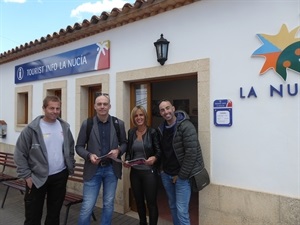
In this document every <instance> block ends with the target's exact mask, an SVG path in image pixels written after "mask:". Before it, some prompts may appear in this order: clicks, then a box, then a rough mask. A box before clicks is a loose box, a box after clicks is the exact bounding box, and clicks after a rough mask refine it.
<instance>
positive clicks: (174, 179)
mask: <svg viewBox="0 0 300 225" xmlns="http://www.w3.org/2000/svg"><path fill="white" fill-rule="evenodd" d="M177 178H178V176H177V175H176V176H174V177H173V184H175V183H176V181H177Z"/></svg>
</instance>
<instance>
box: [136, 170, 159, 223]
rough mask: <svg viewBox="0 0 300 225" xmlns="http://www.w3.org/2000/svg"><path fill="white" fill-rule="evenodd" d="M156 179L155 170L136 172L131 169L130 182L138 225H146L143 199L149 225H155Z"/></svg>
mask: <svg viewBox="0 0 300 225" xmlns="http://www.w3.org/2000/svg"><path fill="white" fill-rule="evenodd" d="M157 179H158V175H157V172H156V171H155V170H137V169H134V167H132V168H131V171H130V182H131V188H132V191H133V196H134V198H135V201H136V205H137V210H138V214H139V218H140V225H147V219H146V206H145V198H146V203H147V208H148V211H149V224H150V225H157V221H158V207H157V185H158V183H157V182H158V180H157Z"/></svg>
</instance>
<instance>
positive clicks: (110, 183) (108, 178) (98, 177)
mask: <svg viewBox="0 0 300 225" xmlns="http://www.w3.org/2000/svg"><path fill="white" fill-rule="evenodd" d="M101 183H103V209H102V216H101V220H100V224H101V225H111V219H112V214H113V211H114V200H115V193H116V188H117V184H118V178H117V177H116V175H115V174H114V171H113V167H112V165H109V166H107V167H100V166H99V167H98V169H97V171H96V174H95V175H94V176H93V178H92V179H91V180H89V181H85V182H84V184H83V202H82V206H81V210H80V214H79V220H78V225H89V224H90V222H91V215H92V212H93V209H94V207H95V204H96V202H97V199H98V195H99V191H100V188H101Z"/></svg>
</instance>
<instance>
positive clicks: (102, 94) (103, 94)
mask: <svg viewBox="0 0 300 225" xmlns="http://www.w3.org/2000/svg"><path fill="white" fill-rule="evenodd" d="M99 96H104V97H106V98H107V99H108V102H109V103H110V97H109V94H107V93H101V92H100V93H97V94H96V96H95V99H94V103H96V99H97V98H98V97H99Z"/></svg>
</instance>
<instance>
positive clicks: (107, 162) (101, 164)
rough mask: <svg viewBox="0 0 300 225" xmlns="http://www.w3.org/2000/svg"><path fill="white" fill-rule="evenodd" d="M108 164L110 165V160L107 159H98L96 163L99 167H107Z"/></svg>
mask: <svg viewBox="0 0 300 225" xmlns="http://www.w3.org/2000/svg"><path fill="white" fill-rule="evenodd" d="M109 165H110V161H108V160H103V161H100V162H99V164H98V166H100V167H107V166H109Z"/></svg>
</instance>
